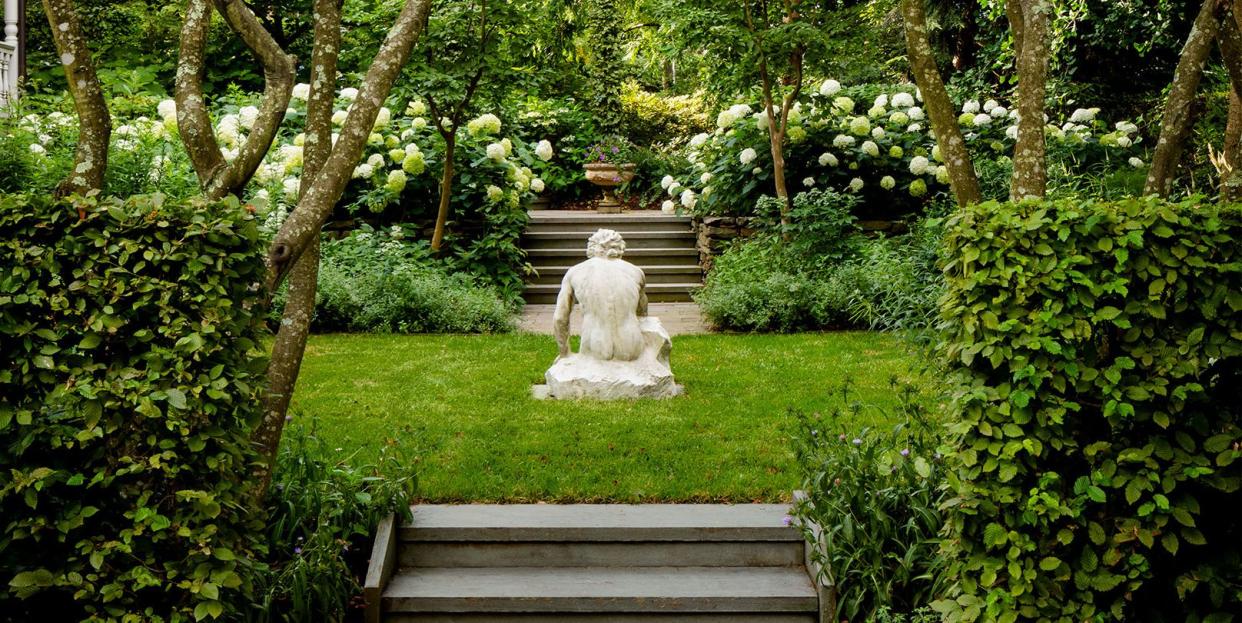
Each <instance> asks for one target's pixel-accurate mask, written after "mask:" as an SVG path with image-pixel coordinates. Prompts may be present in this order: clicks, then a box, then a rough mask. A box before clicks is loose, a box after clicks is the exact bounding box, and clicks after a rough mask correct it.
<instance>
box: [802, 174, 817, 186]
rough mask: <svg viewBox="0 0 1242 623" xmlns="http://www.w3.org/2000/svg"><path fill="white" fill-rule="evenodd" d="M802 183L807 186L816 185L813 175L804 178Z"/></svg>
mask: <svg viewBox="0 0 1242 623" xmlns="http://www.w3.org/2000/svg"><path fill="white" fill-rule="evenodd" d="M802 185H803V186H806V187H807V188H811V187H813V186H815V178H813V177H807V178H803V180H802Z"/></svg>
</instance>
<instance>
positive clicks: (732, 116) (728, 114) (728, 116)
mask: <svg viewBox="0 0 1242 623" xmlns="http://www.w3.org/2000/svg"><path fill="white" fill-rule="evenodd" d="M750 113H751V108H750V106H747V105H746V104H737V105H734V106H730V107H729V108H727V109H726V110H722V111H720V114H719V115H717V116H716V127H717V128H720V129H721V130H728V129H729V128H731V127H733V124H735V123H737V122H738V120H739V119H741V118H742V117H745V116H747V115H749V114H750Z"/></svg>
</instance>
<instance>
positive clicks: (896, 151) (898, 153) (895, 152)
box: [888, 145, 906, 160]
mask: <svg viewBox="0 0 1242 623" xmlns="http://www.w3.org/2000/svg"><path fill="white" fill-rule="evenodd" d="M905 155H906V150H904V149H902V148H901V145H893V146H892V147H889V148H888V157H889V158H894V159H897V160H900V159H902V158H903V157H905Z"/></svg>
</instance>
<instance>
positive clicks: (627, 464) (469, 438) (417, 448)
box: [293, 333, 916, 502]
mask: <svg viewBox="0 0 1242 623" xmlns="http://www.w3.org/2000/svg"><path fill="white" fill-rule="evenodd" d="M555 348H556V347H555V344H554V343H553V341H552V338H551V337H547V336H538V335H526V334H515V335H479V336H464V335H463V336H444V335H428V336H377V335H320V336H314V337H312V338H311V340H310V344H309V346H308V348H307V354H306V359H305V363H304V367H303V371H302V376H301V380H300V381H299V384H298V389H297V393H296V395H295V397H294V403H293V412H294V413H295V420H296V421H298V422H300V423H301V425H308V426H313V427H314V428H315V429H316V434H317V435H319V436H320V437H321V438H323V439H324V440H326V441H327V442H328V447H329V448H331V449H332V451H335V452H339V453H341V454H342V456H351V455H355V456H358V457H359V458H366V457H368V456H370V455H372V454H374V453H375V452H376V451H377V450H378V448H379V447H380V446H381V444H390V445H396V446H398V448H399V451H400V452H402V453H404V455H406V456H409V457H410V460H414V461H418V462H419V465H420V470H419V471H420V477H419V478H420V496H421V498H422V499H423V500H424V501H435V502H448V501H457V502H461V501H469V502H484V501H506V502H517V501H532V500H541V501H550V502H551V501H556V502H569V501H580V502H582V501H585V502H603V501H622V502H640V501H642V502H649V501H669V502H672V501H676V502H688V501H776V500H783V499H787V498H788V496H789V493H790V491H791V490H793V489H794V488H795V487H796V486H797V482H796V480H797V478H796V474H795V473H794V470H793V469H792V465H791V463H792V454H791V452H790V449H789V442H788V433H789V428H790V426H789V425H790V417H789V414H788V410H789V409H790V408H797V409H801V410H805V411H811V412H813V411H819V410H825V409H826V408H827V407H828V406H829V405H831V404H832V401H833V400H834V398H833V397H832V396H831V395H830V394H831V393H832V390H833V389H834V388H836V387H838V386H839V385H840V383H841V382H843V381H844V380H845V379H847V378H848V379H851V381H852V386H853V396H854V397H855V398H857V399H858V400H860V401H864V402H867V403H874V404H877V405H880V406H885V405H892V404H893V402H894V400H895V396H894V392H893V391H892V388H891V387H890V380H891V379H893V378H898V379H900V380H902V381H911V380H913V379H914V378H915V374H916V373H915V372H913V371H912V369H913V368H914V367H915V366H916V355H914V354H913V353H912V351H911V348H910V347H909V345H908V344H906V343H904V342H902V341H901V340H899V339H898V338H896V337H893V336H891V335H885V334H877V333H822V334H819V333H817V334H800V335H703V336H683V337H677V338H675V339H674V343H673V371H674V373H675V374H676V375H677V380H678V382H680V383H683V384H684V385H685V386H686V395H684V396H681V397H678V398H674V399H670V400H648V401H634V402H613V403H598V402H573V401H539V400H535V399H533V398H531V396H530V387H531V385H532V384H534V383H539V382H542V377H543V372H544V370H545V369H546V368H547V367H548V365H550V364H551V362H552V359H553V355H554V353H555ZM848 417H850V418H852V419H853V420H854V421H843V422H840V427H841V430H842V432H847V433H848V432H850V431H854V430H858V429H859V428H861V427H863V426H869V425H877V424H887V422H884V421H883V418H884V416H883V415H882V414H881V412H880V411H878V410H870V409H869V410H864V411H861V412H860V413H858V414H856V415H851V416H848Z"/></svg>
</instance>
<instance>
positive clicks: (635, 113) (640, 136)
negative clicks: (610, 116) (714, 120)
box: [621, 80, 711, 146]
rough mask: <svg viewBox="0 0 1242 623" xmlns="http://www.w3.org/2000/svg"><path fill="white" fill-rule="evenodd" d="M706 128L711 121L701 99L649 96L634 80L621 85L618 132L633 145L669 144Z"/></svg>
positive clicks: (649, 93)
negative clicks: (632, 142) (619, 126)
mask: <svg viewBox="0 0 1242 623" xmlns="http://www.w3.org/2000/svg"><path fill="white" fill-rule="evenodd" d="M709 129H711V121H709V120H708V118H707V108H706V107H705V106H704V103H703V100H702V99H701V98H699V97H695V96H692V95H671V96H664V95H659V94H656V93H651V92H648V91H644V90H643V89H642V87H641V85H639V84H638V82H637V81H635V80H629V81H626V82H625V83H624V84H622V85H621V133H622V134H624V135H625V136H626V137H628V138H629V139H630V140H631V141H634V143H636V144H638V145H642V146H651V145H654V144H657V143H668V142H669V141H670V139H671V140H676V139H677V138H679V137H685V136H691V135H694V134H698V133H699V132H706V131H708V130H709Z"/></svg>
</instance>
